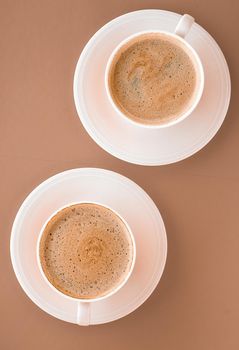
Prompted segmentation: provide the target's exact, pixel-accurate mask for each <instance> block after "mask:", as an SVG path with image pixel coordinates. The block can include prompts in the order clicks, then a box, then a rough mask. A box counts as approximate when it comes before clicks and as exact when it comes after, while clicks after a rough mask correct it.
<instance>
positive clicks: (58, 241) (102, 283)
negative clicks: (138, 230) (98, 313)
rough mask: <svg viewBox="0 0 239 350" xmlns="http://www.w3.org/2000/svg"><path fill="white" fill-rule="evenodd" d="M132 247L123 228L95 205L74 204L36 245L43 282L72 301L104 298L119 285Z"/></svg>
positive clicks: (56, 218)
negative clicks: (46, 282)
mask: <svg viewBox="0 0 239 350" xmlns="http://www.w3.org/2000/svg"><path fill="white" fill-rule="evenodd" d="M132 261H133V244H132V240H131V236H130V234H129V232H128V229H127V227H126V225H125V224H124V222H123V221H122V220H121V219H120V218H119V217H118V215H116V214H115V213H114V212H112V211H111V210H110V209H107V208H105V207H103V206H101V205H97V204H76V205H72V206H69V207H67V208H65V209H63V210H61V211H60V212H58V213H57V214H56V215H55V216H54V217H53V218H52V219H51V220H50V221H49V222H48V224H47V225H46V227H45V229H44V232H43V235H42V238H41V240H40V262H41V266H42V269H43V272H44V273H45V275H46V277H47V279H48V280H49V281H50V283H51V284H52V285H53V286H54V287H55V288H57V289H58V290H59V291H61V292H62V293H64V294H66V295H69V296H71V297H74V298H86V299H87V298H96V297H100V296H103V295H105V294H108V293H109V292H110V291H111V290H113V289H115V288H116V287H117V286H118V285H119V284H121V282H122V281H123V280H124V279H125V276H126V275H127V274H128V272H129V270H130V268H131V265H132Z"/></svg>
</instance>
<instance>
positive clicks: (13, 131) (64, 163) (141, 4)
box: [0, 0, 239, 350]
mask: <svg viewBox="0 0 239 350" xmlns="http://www.w3.org/2000/svg"><path fill="white" fill-rule="evenodd" d="M0 8H1V11H0V84H1V85H0V167H1V175H0V194H1V204H0V213H1V221H0V222H1V234H0V239H1V241H0V245H1V254H0V259H1V261H0V266H1V292H0V293H1V294H0V310H1V313H0V315H1V316H0V318H1V319H0V323H1V324H0V329H1V336H0V348H1V349H3V350H5V349H7V350H8V349H10V350H12V349H18V350H20V349H34V350H37V349H41V350H42V349H59V350H61V349H71V350H74V349H84V348H86V349H99V350H101V349H115V350H117V349H125V350H127V349H146V347H147V348H148V349H164V350H172V349H177V350H180V349H182V350H191V349H193V350H202V349H203V350H212V349H216V350H224V349H229V350H236V349H239V333H238V324H239V303H238V295H239V281H238V266H239V250H238V248H239V233H238V226H239V225H238V208H239V165H238V149H239V134H238V130H239V118H238V107H239V106H238V93H239V86H238V75H237V73H238V57H237V55H236V51H235V49H236V45H237V39H238V34H239V33H238V10H239V3H238V2H237V1H236V0H235V1H233V0H227V1H218V0H211V1H209V0H200V1H199V0H195V1H188V0H181V1H178V0H165V1H159V0H155V1H140V0H138V1H136V0H135V1H120V0H118V1H112V0H111V1H110V0H108V1H107V0H101V1H83V0H82V1H80V0H76V1H67V0H65V1H60V0H54V1H51V0H46V1H33V0H29V1H21V0H15V1H14V0H12V1H3V0H1V1H0ZM140 8H162V9H168V10H172V11H175V12H180V13H184V12H187V13H190V14H192V15H193V16H194V17H195V18H196V19H197V21H198V23H200V24H201V25H203V26H204V27H205V28H206V29H207V30H208V31H209V32H210V33H211V34H212V35H213V36H214V37H215V39H216V40H217V42H218V43H219V44H220V46H221V47H222V49H223V51H224V54H225V56H226V58H227V60H228V63H229V66H230V71H231V76H232V77H233V81H232V82H233V92H232V101H231V105H230V110H229V113H228V116H227V118H226V120H225V123H224V124H223V127H222V128H221V130H220V132H219V133H218V134H217V136H216V137H215V138H214V139H213V141H211V142H210V144H209V145H208V146H207V147H205V148H204V149H203V150H202V151H200V152H199V153H198V154H196V155H195V156H193V157H191V158H189V159H187V160H185V161H183V162H180V163H177V164H173V165H169V166H163V167H156V168H150V167H148V168H147V167H142V166H136V165H132V164H127V163H125V162H123V161H120V160H118V159H116V158H114V157H112V156H110V155H109V154H107V153H106V152H104V151H103V150H102V149H100V148H99V147H98V146H97V145H96V144H95V143H94V142H93V141H92V140H91V139H90V137H89V136H88V134H87V133H86V132H85V130H84V129H83V127H82V125H81V123H80V122H79V119H78V117H77V114H76V111H75V107H74V103H73V97H72V78H73V72H74V68H75V65H76V61H77V59H78V56H79V54H80V52H81V50H82V48H83V46H84V44H85V43H86V41H87V40H88V39H89V38H90V36H91V35H92V34H93V33H94V32H95V31H96V30H97V29H99V28H100V27H101V26H102V25H103V24H104V23H106V22H107V21H109V20H111V19H112V18H114V17H116V16H118V15H120V14H123V13H126V12H128V11H132V10H136V9H140ZM84 166H94V167H102V168H106V169H112V170H114V171H117V172H119V173H121V174H124V175H126V176H128V177H130V178H131V179H133V180H134V181H136V182H137V183H138V184H139V185H141V186H142V187H143V188H144V189H145V190H146V191H147V192H148V193H149V195H150V196H152V198H153V199H154V201H155V202H156V204H157V205H158V207H159V208H160V211H161V213H162V215H163V217H164V220H165V223H166V227H167V234H168V241H169V254H168V261H167V266H166V269H165V273H164V275H163V278H162V280H161V283H160V285H159V286H158V287H157V289H156V291H155V292H154V293H153V295H152V296H151V298H150V299H149V300H148V301H147V302H146V303H145V304H144V305H143V306H141V307H140V308H139V309H138V310H137V311H135V312H134V313H132V314H131V315H129V316H127V317H125V318H123V319H121V320H118V321H116V322H113V323H111V324H106V325H101V326H96V327H89V328H83V327H78V326H76V325H72V324H67V323H65V322H62V321H59V320H57V319H55V318H53V317H51V316H49V315H47V314H46V313H44V312H43V311H41V310H40V309H39V308H38V307H37V306H35V305H34V304H33V303H32V302H31V301H30V300H29V299H28V298H27V297H26V295H25V294H24V292H23V290H22V289H21V287H20V286H19V284H18V282H17V280H16V278H15V275H14V273H13V270H12V267H11V262H10V257H9V237H10V231H11V225H12V221H13V219H14V216H15V215H16V212H17V209H18V207H19V205H20V204H21V202H22V200H23V199H24V197H25V196H26V195H27V194H28V193H29V192H30V191H31V190H32V189H33V188H34V187H35V186H36V185H38V184H39V183H40V182H41V181H43V180H44V179H46V178H48V177H49V176H51V175H53V174H56V173H58V172H60V171H62V170H65V169H70V168H74V167H84Z"/></svg>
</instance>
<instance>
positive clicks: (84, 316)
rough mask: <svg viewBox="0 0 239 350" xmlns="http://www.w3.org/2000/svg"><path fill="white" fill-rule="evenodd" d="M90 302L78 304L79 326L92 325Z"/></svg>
mask: <svg viewBox="0 0 239 350" xmlns="http://www.w3.org/2000/svg"><path fill="white" fill-rule="evenodd" d="M90 308H91V305H90V302H81V301H79V302H78V304H77V322H76V323H77V324H78V325H79V326H89V325H90Z"/></svg>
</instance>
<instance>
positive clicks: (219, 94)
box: [74, 10, 231, 165]
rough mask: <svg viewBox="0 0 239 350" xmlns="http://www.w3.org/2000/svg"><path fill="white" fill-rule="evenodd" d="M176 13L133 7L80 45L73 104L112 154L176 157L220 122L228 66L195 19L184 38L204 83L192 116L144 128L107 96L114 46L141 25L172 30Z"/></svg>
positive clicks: (134, 159) (155, 159) (161, 159)
mask: <svg viewBox="0 0 239 350" xmlns="http://www.w3.org/2000/svg"><path fill="white" fill-rule="evenodd" d="M179 19H180V15H179V14H177V13H173V12H168V11H161V10H143V11H136V12H131V13H128V14H126V15H123V16H120V17H118V18H115V19H114V20H112V21H111V22H109V23H107V24H106V25H105V26H103V27H102V28H101V29H100V30H99V31H98V32H97V33H96V34H95V35H94V36H93V37H92V38H91V39H90V41H89V42H88V43H87V45H86V46H85V48H84V50H83V51H82V54H81V56H80V58H79V61H78V63H77V66H76V70H75V76H74V100H75V105H76V109H77V112H78V115H79V117H80V119H81V121H82V124H83V125H84V127H85V129H86V130H87V132H88V133H89V135H90V136H91V137H92V138H93V139H94V140H95V142H96V143H97V144H98V145H99V146H101V147H102V148H103V149H104V150H106V151H107V152H109V153H111V154H112V155H114V156H115V157H118V158H120V159H122V160H125V161H128V162H130V163H135V164H141V165H163V164H169V163H174V162H177V161H180V160H182V159H185V158H187V157H189V156H191V155H193V154H194V153H196V152H197V151H199V150H200V149H201V148H203V147H204V146H205V145H206V144H207V143H208V142H209V141H210V140H211V139H212V138H213V136H214V135H215V134H216V132H217V131H218V129H219V128H220V126H221V124H222V123H223V120H224V118H225V116H226V113H227V109H228V105H229V101H230V94H231V83H230V76H229V70H228V66H227V63H226V61H225V58H224V56H223V53H222V51H221V50H220V48H219V46H218V45H217V43H216V42H215V40H214V39H213V38H212V37H211V36H210V34H209V33H208V32H207V31H206V30H205V29H203V28H202V27H201V26H200V25H199V24H197V23H194V25H193V27H192V28H191V30H190V32H189V34H188V35H187V37H186V40H187V41H188V42H189V43H190V44H191V45H192V46H193V47H194V48H195V50H196V51H197V52H198V54H199V56H200V58H201V61H202V64H203V67H204V71H205V89H204V92H203V96H202V99H201V101H200V103H199V105H198V106H197V108H196V109H195V111H194V112H193V113H192V115H191V116H190V117H188V118H187V119H185V120H184V121H182V122H181V123H178V124H176V125H174V126H170V127H168V128H164V129H158V130H149V129H144V128H142V127H140V126H137V125H133V124H132V125H130V123H126V122H125V120H124V119H123V118H120V117H119V116H118V114H117V113H116V112H115V110H114V109H113V108H112V106H111V104H110V102H109V100H108V98H107V96H106V91H105V86H104V72H105V67H106V63H107V60H108V58H109V56H110V54H111V52H112V51H113V49H114V48H115V47H116V46H117V45H118V44H119V43H120V42H121V41H122V40H123V39H125V38H126V37H128V36H129V35H131V34H134V33H136V32H139V31H144V30H166V31H171V32H173V31H174V29H175V27H176V24H177V23H178V21H179Z"/></svg>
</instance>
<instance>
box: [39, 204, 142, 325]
mask: <svg viewBox="0 0 239 350" xmlns="http://www.w3.org/2000/svg"><path fill="white" fill-rule="evenodd" d="M76 204H97V205H101V206H103V207H105V208H107V209H109V210H111V211H112V212H113V213H114V214H115V215H117V216H118V217H119V218H120V219H121V220H122V221H123V223H124V225H125V226H126V228H127V232H128V234H129V236H130V239H131V241H132V247H133V259H132V263H131V267H130V270H129V271H128V273H127V275H126V276H125V278H124V280H123V281H122V282H121V283H120V284H119V285H117V286H116V288H114V289H113V290H111V291H110V292H109V293H107V294H105V295H103V296H101V297H97V298H90V299H80V298H74V297H71V296H69V295H66V294H64V293H62V292H61V291H59V290H58V289H57V288H55V287H54V285H53V284H51V282H50V281H49V280H48V279H47V277H46V275H45V273H44V271H43V269H42V266H41V259H40V241H41V237H42V235H43V232H44V230H45V228H46V226H47V224H48V222H49V221H50V220H51V219H52V218H53V217H54V216H55V215H56V214H57V213H58V212H60V211H61V210H63V209H65V208H68V207H70V206H71V205H76ZM36 255H37V264H38V268H39V270H40V272H41V275H42V277H43V279H44V280H45V282H46V283H47V285H48V286H49V287H50V288H51V289H53V290H54V292H55V293H57V294H58V295H60V296H61V297H62V298H66V299H68V300H69V299H70V300H73V301H75V302H77V324H79V325H84V326H88V325H90V318H91V312H90V310H91V304H92V303H94V302H96V301H100V300H103V299H106V298H109V297H111V296H112V295H114V294H115V293H116V292H118V291H119V290H120V289H121V288H122V287H123V286H124V285H125V284H126V282H127V281H128V279H129V277H130V275H131V274H132V271H133V269H134V265H135V260H136V245H135V239H134V235H133V233H132V230H131V228H130V227H129V225H128V223H127V222H126V221H125V220H124V218H122V216H121V215H119V213H117V212H116V211H115V210H114V209H112V208H110V207H109V206H106V205H105V204H101V203H98V202H88V201H81V202H74V203H69V204H67V205H65V206H64V207H61V208H59V209H57V210H56V211H55V212H54V213H53V214H52V215H51V216H50V217H49V218H48V219H47V220H46V222H45V223H44V225H43V226H42V228H41V231H40V233H39V236H38V240H37V252H36Z"/></svg>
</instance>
